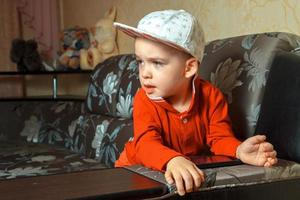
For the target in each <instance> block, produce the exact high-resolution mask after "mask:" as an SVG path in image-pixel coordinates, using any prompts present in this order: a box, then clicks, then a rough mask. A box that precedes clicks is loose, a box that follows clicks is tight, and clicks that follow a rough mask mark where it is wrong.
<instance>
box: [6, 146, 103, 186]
mask: <svg viewBox="0 0 300 200" xmlns="http://www.w3.org/2000/svg"><path fill="white" fill-rule="evenodd" d="M104 168H106V166H105V165H103V164H101V163H100V162H99V161H97V160H94V159H86V158H85V157H84V156H81V155H79V154H75V153H74V152H72V151H70V150H68V149H66V148H63V147H60V146H57V145H48V144H34V143H29V142H28V143H21V142H6V143H0V181H1V180H5V179H13V178H19V177H28V176H41V175H50V174H61V173H68V172H75V171H83V170H93V169H104Z"/></svg>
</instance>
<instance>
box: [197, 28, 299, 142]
mask: <svg viewBox="0 0 300 200" xmlns="http://www.w3.org/2000/svg"><path fill="white" fill-rule="evenodd" d="M299 46H300V37H299V36H296V35H293V34H288V33H264V34H254V35H246V36H239V37H233V38H228V39H222V40H216V41H213V42H211V43H209V44H208V45H206V47H205V56H204V60H203V62H202V64H201V68H200V76H201V77H202V78H204V79H206V80H209V81H210V82H211V83H213V84H214V85H216V86H217V87H218V88H219V89H220V90H221V91H222V92H223V93H224V94H225V96H226V97H227V101H228V103H229V112H230V113H229V114H230V117H231V120H232V125H233V129H234V132H235V133H236V136H237V137H238V138H240V139H245V138H247V137H249V136H252V135H253V134H254V131H255V125H256V121H257V119H258V115H259V111H260V106H261V102H262V97H263V94H264V89H265V85H266V80H267V77H268V73H269V70H270V67H271V65H272V62H273V58H274V56H275V54H276V53H278V52H282V51H285V52H291V51H295V50H297V49H298V48H299Z"/></svg>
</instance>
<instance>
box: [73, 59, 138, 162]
mask: <svg viewBox="0 0 300 200" xmlns="http://www.w3.org/2000/svg"><path fill="white" fill-rule="evenodd" d="M139 86H140V84H139V80H138V69H137V65H136V61H135V58H134V56H133V55H132V54H128V55H118V56H115V57H111V58H109V59H107V60H105V61H104V62H103V63H101V64H99V65H97V67H96V68H95V69H94V71H93V73H92V74H91V81H90V86H89V89H88V95H87V99H86V108H87V112H86V113H85V114H84V115H82V116H81V117H80V123H79V124H78V127H77V128H76V132H75V135H74V137H75V138H76V143H75V144H74V146H75V147H74V148H75V149H81V151H80V152H79V153H82V154H85V155H86V156H88V157H94V158H95V159H98V160H100V161H101V162H103V163H104V164H105V165H107V166H109V167H112V166H113V164H114V162H115V160H116V159H117V158H118V157H119V154H120V152H121V151H122V149H123V148H124V144H125V143H126V142H127V141H128V140H129V138H130V137H131V136H132V131H133V129H132V102H133V97H134V94H135V93H136V91H137V89H138V88H139ZM83 144H84V145H83ZM80 146H84V147H85V149H83V148H80Z"/></svg>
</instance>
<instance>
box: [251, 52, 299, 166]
mask: <svg viewBox="0 0 300 200" xmlns="http://www.w3.org/2000/svg"><path fill="white" fill-rule="evenodd" d="M256 132H257V133H264V134H266V135H267V138H268V140H269V141H270V142H271V143H272V144H273V145H274V147H275V150H276V151H277V153H278V157H280V158H285V159H290V160H294V161H297V162H300V145H299V144H300V56H299V55H296V54H293V53H281V54H278V55H276V57H275V59H274V62H273V64H272V68H271V70H270V73H269V79H268V81H267V85H266V90H265V95H264V98H263V102H262V107H261V112H260V115H259V118H258V121H257V127H256Z"/></svg>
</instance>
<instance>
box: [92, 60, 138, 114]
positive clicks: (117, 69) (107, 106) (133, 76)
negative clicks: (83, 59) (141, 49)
mask: <svg viewBox="0 0 300 200" xmlns="http://www.w3.org/2000/svg"><path fill="white" fill-rule="evenodd" d="M139 87H140V83H139V80H138V68H137V64H136V60H135V57H134V55H133V54H128V55H118V56H114V57H110V58H108V59H106V60H105V61H104V62H102V63H100V64H98V65H97V66H96V68H95V69H94V71H93V73H92V74H91V80H90V85H89V88H88V94H87V99H86V107H87V110H88V112H89V113H93V114H101V115H107V116H112V117H125V118H132V102H133V97H134V95H135V93H136V91H137V89H138V88H139Z"/></svg>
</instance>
